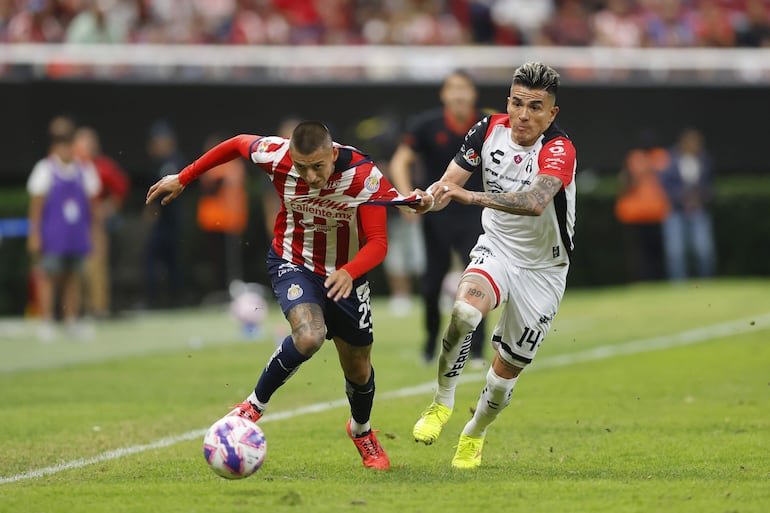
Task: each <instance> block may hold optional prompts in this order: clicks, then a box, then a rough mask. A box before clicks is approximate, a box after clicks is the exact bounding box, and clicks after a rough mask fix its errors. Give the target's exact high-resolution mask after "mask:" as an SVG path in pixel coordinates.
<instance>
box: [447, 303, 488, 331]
mask: <svg viewBox="0 0 770 513" xmlns="http://www.w3.org/2000/svg"><path fill="white" fill-rule="evenodd" d="M482 317H483V315H482V313H481V311H480V310H479V309H478V308H476V307H475V306H473V305H471V304H470V303H467V302H465V301H460V300H457V301H455V302H454V305H452V320H451V325H452V326H453V327H454V329H456V330H457V331H459V332H461V333H467V332H469V331H473V330H475V329H476V326H478V325H479V323H480V322H481V318H482Z"/></svg>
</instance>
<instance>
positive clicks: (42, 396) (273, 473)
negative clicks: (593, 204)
mask: <svg viewBox="0 0 770 513" xmlns="http://www.w3.org/2000/svg"><path fill="white" fill-rule="evenodd" d="M769 285H770V283H768V282H767V281H761V280H756V281H714V282H708V283H695V282H692V283H688V284H684V285H681V286H673V285H668V284H659V285H640V286H632V287H623V288H612V289H602V290H570V291H568V292H567V295H566V297H565V300H564V303H563V304H562V307H561V310H560V312H559V315H558V316H557V319H556V322H555V324H554V329H553V331H552V333H551V335H550V336H549V338H548V339H547V341H546V342H545V343H544V345H543V347H542V348H541V350H540V353H539V354H538V358H537V359H536V363H535V364H533V365H532V367H530V369H529V370H527V371H526V372H525V373H524V374H523V375H522V378H521V380H520V381H519V383H518V385H517V388H516V391H515V393H514V396H513V401H512V403H511V405H510V406H509V407H508V408H507V409H506V410H505V411H504V412H503V414H502V415H501V416H500V418H499V419H498V420H497V422H495V423H494V424H493V425H492V427H491V428H490V432H489V434H488V436H487V445H486V447H485V451H484V461H483V463H482V467H481V468H480V469H478V470H477V471H471V472H460V471H454V470H452V469H451V468H450V466H449V462H450V460H451V457H452V455H453V453H454V448H453V446H454V444H455V443H456V440H457V436H458V435H459V432H460V430H461V429H462V426H463V424H464V423H465V421H466V420H467V419H468V418H469V415H470V413H469V409H470V408H471V407H472V406H474V405H475V402H476V398H477V395H478V393H479V391H480V388H481V384H482V379H483V374H484V372H483V371H481V372H479V371H477V372H471V371H470V369H466V375H467V377H468V378H469V382H468V383H464V384H461V385H460V387H459V389H458V396H457V405H456V407H455V414H454V415H453V417H452V418H451V419H450V421H449V423H448V424H447V426H446V428H445V431H444V434H443V435H442V437H441V438H440V439H439V441H438V442H437V443H436V444H434V445H433V446H430V447H425V446H423V445H421V444H420V445H418V444H416V443H415V442H414V441H413V440H412V438H411V428H412V425H413V423H414V421H415V420H416V419H417V417H418V415H419V413H420V411H421V410H422V408H423V407H424V406H426V405H427V404H428V403H429V402H430V399H431V392H429V391H426V392H421V393H417V394H412V395H405V396H403V397H398V396H394V395H393V394H390V395H389V394H388V393H389V392H391V391H395V390H399V389H403V388H406V387H413V386H417V385H422V384H425V383H428V382H430V381H431V380H432V379H433V376H434V375H435V370H434V368H433V367H425V366H423V365H422V364H421V363H420V359H419V354H420V344H421V342H422V336H421V335H420V333H421V331H420V327H419V317H418V315H416V314H415V315H414V316H413V317H409V318H406V319H393V318H390V317H389V316H388V311H387V304H386V303H385V302H379V301H375V304H374V311H375V312H374V320H375V337H376V343H375V349H374V364H375V367H376V370H377V387H378V398H377V399H376V400H375V409H374V412H373V419H372V420H373V424H374V427H375V428H376V429H380V430H381V431H380V434H379V436H380V440H381V441H382V443H383V445H384V447H385V448H386V449H387V450H388V453H389V455H390V458H391V461H392V464H393V468H392V470H391V471H390V472H386V473H378V472H374V471H369V470H367V469H364V468H363V467H362V465H361V463H360V460H359V457H358V454H357V453H356V450H355V448H354V446H353V444H352V443H351V442H350V441H349V440H348V439H347V437H346V434H345V427H344V426H345V421H346V419H347V407H346V406H344V405H343V406H337V407H333V408H330V409H328V410H325V411H321V412H318V413H313V414H305V415H297V416H294V417H292V418H286V419H278V420H273V421H271V420H270V417H271V415H272V416H274V417H279V415H280V413H281V412H282V411H287V410H292V409H296V408H300V407H302V406H307V405H312V404H317V403H326V402H332V401H337V402H341V403H344V392H343V390H344V389H343V383H342V378H341V374H340V371H339V366H338V363H337V357H336V354H335V352H334V348H333V346H332V345H331V344H327V345H326V346H325V347H324V348H323V349H322V350H321V351H320V352H319V353H318V354H317V355H316V356H315V357H314V358H313V359H312V360H310V361H309V362H307V363H306V364H305V365H304V366H303V367H302V369H301V370H300V371H299V373H298V374H297V375H295V376H294V377H293V378H292V379H291V380H290V381H289V382H288V383H287V384H286V385H285V386H284V387H283V388H281V389H280V390H279V391H278V392H277V394H276V396H274V398H273V401H272V404H271V409H270V411H269V412H268V414H267V416H266V417H265V418H264V419H263V421H264V423H263V424H262V428H263V430H264V431H265V434H266V436H267V439H268V454H267V460H266V463H265V465H264V466H263V468H262V469H261V470H260V471H258V472H257V474H255V475H254V476H252V477H250V478H248V479H245V480H242V481H234V482H231V481H225V480H223V479H221V478H219V477H217V476H216V475H214V474H213V473H212V472H211V471H210V470H209V469H208V468H207V467H206V465H205V462H204V460H203V456H202V449H201V440H202V430H203V429H205V428H206V427H208V425H209V424H211V423H212V422H213V421H214V420H215V419H216V418H218V417H219V416H221V415H222V414H223V413H225V412H226V411H227V410H228V408H229V406H230V405H231V404H233V403H235V402H238V401H240V400H242V399H243V397H245V396H246V395H247V394H248V392H249V390H250V389H251V387H252V386H253V384H254V382H255V380H256V378H257V377H258V375H259V373H260V371H261V369H262V366H263V365H264V362H265V359H266V358H267V357H268V356H269V354H270V353H271V352H272V349H273V344H272V340H265V341H263V342H259V343H245V342H242V341H239V340H238V338H237V329H236V327H234V326H233V325H232V324H231V323H232V321H231V320H229V319H228V318H227V316H226V315H223V314H221V313H219V312H216V311H212V310H207V311H202V312H182V313H175V314H167V315H150V316H141V317H137V318H135V319H132V320H130V321H121V322H115V323H106V324H103V325H99V326H98V328H97V330H98V331H97V337H96V339H95V340H94V341H93V342H90V343H76V342H67V341H61V342H58V343H57V344H53V345H40V344H39V343H38V342H37V341H36V340H34V339H33V338H31V337H30V336H29V332H28V331H26V330H25V329H23V328H18V327H17V328H15V329H13V330H10V331H6V332H5V333H4V336H3V337H2V339H0V340H1V341H0V390H2V393H0V411H2V420H0V454H2V458H1V459H0V512H18V511H29V512H47V513H51V512H110V513H119V512H146V511H163V512H211V511H227V512H239V511H243V512H250V513H251V512H254V511H271V512H283V511H313V512H327V511H328V512H340V511H343V512H344V511H369V512H378V513H379V512H399V513H401V512H425V513H430V512H442V513H443V512H446V511H485V510H492V509H499V510H502V509H514V508H515V509H517V510H523V511H527V512H567V511H569V512H583V511H585V512H589V511H590V512H603V511H607V512H613V513H614V512H626V511H627V512H645V513H646V512H653V511H661V512H668V511H670V512H677V513H679V512H698V513H702V512H714V513H725V512H741V513H746V512H765V511H767V506H768V504H770V414H769V413H768V412H770V408H769V407H770V400H769V399H768V396H769V395H770V386H769V385H770V383H768V381H769V380H770V374H769V373H768V369H769V368H770V345H768V342H767V338H768V334H769V333H770V329H768V325H770V322H768V319H767V317H768V314H770V286H769ZM276 314H277V308H273V311H272V312H271V323H273V324H275V326H280V325H281V320H280V319H278V318H277V317H276ZM736 320H739V321H740V322H738V323H736V324H734V325H733V327H738V328H740V331H741V333H739V334H733V335H717V336H715V337H713V338H712V337H709V336H708V331H709V330H706V331H705V333H706V335H704V337H705V338H707V340H703V341H701V342H698V343H694V344H692V345H687V346H682V347H673V348H670V349H665V350H657V351H651V352H642V353H637V354H626V355H617V356H612V355H605V356H607V357H602V356H601V354H599V356H596V358H595V359H592V360H590V361H583V362H582V363H574V364H569V363H568V361H565V360H560V361H561V363H562V365H559V364H558V362H559V360H558V359H560V358H562V359H564V358H569V356H568V355H573V357H577V356H579V355H581V354H585V351H586V350H590V349H591V348H597V347H609V348H619V347H622V346H623V344H625V343H627V342H629V341H633V340H640V339H650V338H652V337H664V336H667V335H673V334H677V333H681V332H686V331H688V330H693V329H696V328H700V327H704V326H714V325H718V324H720V323H725V322H729V321H736ZM755 321H756V322H755ZM752 323H754V324H753V325H752ZM266 332H267V333H269V334H270V335H271V336H270V339H272V334H273V331H272V327H269V328H268V329H267V330H266ZM714 332H716V330H714ZM597 354H598V353H597ZM33 356H35V358H32V357H33ZM59 362H63V363H64V364H65V365H62V364H61V363H59ZM549 362H551V363H550V364H549ZM538 363H541V366H540V368H538ZM196 431H200V432H201V434H200V435H199V436H198V435H195V432H196ZM185 433H192V435H190V436H189V437H188V438H191V439H188V440H183V441H179V442H177V443H173V444H171V445H169V446H168V447H161V448H155V449H149V450H145V451H142V452H138V453H136V454H130V455H126V456H124V457H119V458H116V459H107V460H105V461H100V462H98V463H95V464H90V465H86V466H82V467H79V468H72V469H69V470H65V471H61V472H55V473H51V474H50V475H44V476H42V477H35V478H31V479H21V480H18V481H15V482H2V480H3V479H5V480H7V479H8V478H11V477H13V476H18V475H20V474H23V473H24V472H26V471H30V470H34V469H39V468H44V467H49V466H51V465H57V464H61V463H67V462H71V461H72V460H76V459H78V458H91V457H96V456H99V455H100V454H103V453H105V452H107V451H110V450H116V449H121V448H126V447H132V446H138V445H143V444H150V443H153V442H155V441H157V440H159V439H164V438H167V437H170V436H175V435H181V434H185Z"/></svg>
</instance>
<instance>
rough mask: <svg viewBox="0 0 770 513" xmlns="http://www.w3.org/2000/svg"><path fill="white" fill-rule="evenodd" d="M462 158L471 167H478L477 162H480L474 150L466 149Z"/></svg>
mask: <svg viewBox="0 0 770 513" xmlns="http://www.w3.org/2000/svg"><path fill="white" fill-rule="evenodd" d="M463 158H464V159H465V162H467V163H468V164H470V165H471V166H478V165H479V162H481V157H480V156H479V154H478V153H476V150H474V149H473V148H468V149H467V150H465V153H464V154H463Z"/></svg>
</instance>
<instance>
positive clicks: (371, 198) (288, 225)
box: [147, 121, 429, 469]
mask: <svg viewBox="0 0 770 513" xmlns="http://www.w3.org/2000/svg"><path fill="white" fill-rule="evenodd" d="M239 156H243V157H246V158H248V159H250V160H251V161H252V162H253V163H254V164H256V165H257V166H258V167H259V168H261V169H262V170H263V171H264V172H265V173H267V175H268V176H269V178H270V180H271V181H272V183H273V186H274V187H275V189H276V191H277V192H278V195H279V196H280V199H281V210H280V212H279V214H278V216H277V218H276V222H275V229H274V239H273V243H272V245H271V247H270V250H269V252H268V259H267V263H268V271H269V274H270V276H271V280H272V285H273V291H274V293H275V295H276V298H277V299H278V302H279V303H280V305H281V308H282V310H283V312H284V315H285V316H286V318H287V319H288V321H289V324H290V325H291V331H292V332H291V335H289V336H288V337H286V339H284V341H283V343H282V344H281V345H280V347H278V348H277V349H276V351H275V353H274V354H273V355H272V357H271V358H270V360H269V361H268V363H267V365H266V366H265V369H264V371H263V372H262V375H261V376H260V378H259V381H258V383H257V386H256V388H255V389H254V392H253V393H252V394H250V395H249V397H248V398H247V399H246V400H245V401H244V402H242V403H241V404H239V405H237V406H236V407H235V409H234V410H233V411H232V412H231V413H230V414H232V415H240V416H244V417H247V418H249V419H251V420H254V421H256V420H258V419H259V418H260V417H261V416H262V414H263V412H264V411H265V409H266V408H267V403H268V401H269V400H270V398H271V396H272V395H273V393H274V392H275V391H276V390H277V389H278V388H279V387H280V386H281V385H282V384H283V383H284V382H285V381H286V380H288V379H289V378H290V377H291V376H292V375H293V374H294V373H295V372H296V371H297V369H298V368H299V366H300V365H301V364H302V363H303V362H304V361H306V360H307V359H309V358H310V357H311V356H312V355H313V354H314V353H315V352H316V351H317V350H318V349H319V348H320V347H321V345H322V344H323V342H324V340H325V339H330V340H334V343H335V345H336V347H337V351H338V353H339V356H340V363H341V365H342V370H343V374H344V375H345V391H346V394H347V396H348V400H349V402H350V412H351V417H350V419H349V421H348V424H347V432H348V435H349V436H350V437H351V438H352V439H353V441H354V443H355V445H356V447H357V449H358V451H359V453H360V454H361V457H362V460H363V463H364V465H365V466H367V467H371V468H377V469H387V468H389V467H390V462H389V460H388V456H387V454H386V453H385V451H384V450H383V449H382V446H381V445H380V443H379V441H378V440H377V438H376V437H375V435H374V432H373V431H372V429H371V426H370V424H369V416H370V413H371V409H372V404H373V398H374V388H375V387H374V369H373V368H372V366H371V360H370V352H371V344H372V342H373V336H372V321H371V305H370V301H369V295H370V292H369V284H368V282H367V281H366V276H365V273H366V272H367V271H369V270H371V269H372V268H373V267H375V266H376V265H377V264H379V263H380V262H382V260H383V258H384V257H385V253H386V252H387V232H386V215H385V208H383V207H382V206H380V205H381V204H382V203H388V202H391V201H396V202H398V201H403V200H405V198H404V197H403V196H401V194H399V193H398V191H396V189H395V188H394V187H393V186H392V185H391V184H390V182H388V180H387V179H386V178H385V177H383V176H382V173H381V172H380V170H379V169H377V167H376V166H375V165H374V164H373V163H372V161H371V160H370V159H369V158H368V157H367V156H366V155H365V154H363V153H361V152H360V151H358V150H356V149H355V148H352V147H349V146H342V145H339V144H336V143H334V142H333V141H332V138H331V135H330V133H329V131H328V129H327V128H326V126H324V125H323V124H322V123H320V122H317V121H305V122H302V123H300V124H299V125H298V126H297V127H296V128H295V129H294V131H293V133H292V136H291V138H290V139H284V138H282V137H275V136H262V137H260V136H256V135H239V136H236V137H233V138H232V139H229V140H227V141H225V142H223V143H221V144H219V145H218V146H215V147H214V148H212V149H211V150H209V151H208V152H206V153H205V154H204V155H202V156H201V157H200V158H199V159H198V160H196V161H195V162H193V163H192V164H190V165H188V166H187V167H185V168H184V169H183V170H182V171H181V172H180V173H179V174H176V175H168V176H166V177H164V178H162V179H161V180H160V181H158V183H156V184H155V185H153V186H152V187H151V188H150V190H149V191H148V194H147V202H148V203H150V202H152V201H154V200H155V199H157V198H159V197H163V199H162V200H161V203H162V204H164V205H165V204H167V203H168V202H169V201H171V200H173V199H174V198H175V197H177V196H178V195H179V194H181V192H182V191H183V190H184V188H185V186H186V185H188V184H189V183H190V182H192V181H193V180H194V179H195V178H196V177H197V176H199V175H201V174H202V173H205V172H206V171H207V170H209V169H211V168H213V167H215V166H217V165H219V164H222V163H224V162H227V161H229V160H232V159H234V158H237V157H239ZM371 203H376V205H372V204H371ZM427 206H429V205H425V206H421V205H420V204H418V205H414V208H415V209H416V210H420V209H424V208H426V207H427Z"/></svg>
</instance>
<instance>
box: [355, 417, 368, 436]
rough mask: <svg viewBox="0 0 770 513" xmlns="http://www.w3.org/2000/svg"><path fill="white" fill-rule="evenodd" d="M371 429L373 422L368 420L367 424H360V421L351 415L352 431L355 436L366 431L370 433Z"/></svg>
mask: <svg viewBox="0 0 770 513" xmlns="http://www.w3.org/2000/svg"><path fill="white" fill-rule="evenodd" d="M371 430H372V426H371V424H369V422H366V423H365V424H359V423H358V422H356V419H354V418H353V417H350V433H351V434H352V435H353V436H354V437H356V438H357V437H359V436H361V435H363V434H365V433H368V432H369V431H371Z"/></svg>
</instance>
